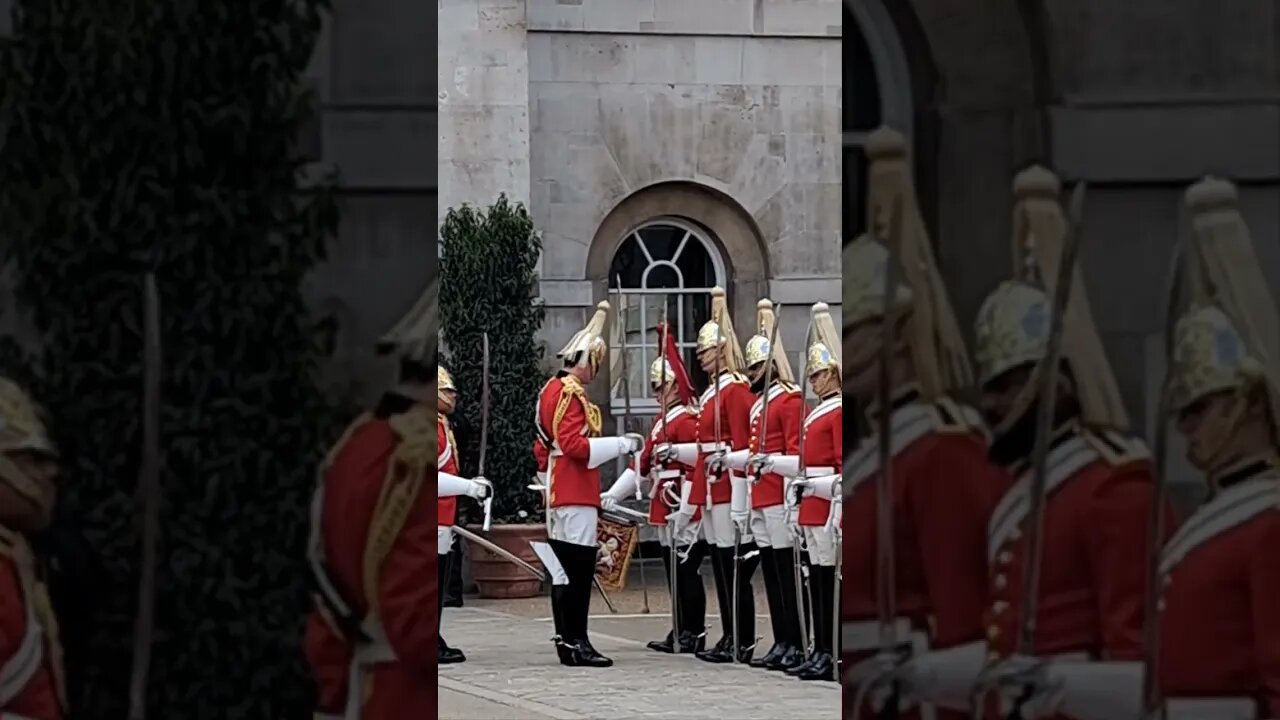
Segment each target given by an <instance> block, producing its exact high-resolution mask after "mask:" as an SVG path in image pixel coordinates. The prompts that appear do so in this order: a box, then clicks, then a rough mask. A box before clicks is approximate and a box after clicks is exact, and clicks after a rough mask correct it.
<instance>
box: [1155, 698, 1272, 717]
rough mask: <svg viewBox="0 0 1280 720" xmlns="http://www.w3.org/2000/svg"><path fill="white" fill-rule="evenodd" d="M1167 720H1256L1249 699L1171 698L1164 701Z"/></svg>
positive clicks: (1255, 714)
mask: <svg viewBox="0 0 1280 720" xmlns="http://www.w3.org/2000/svg"><path fill="white" fill-rule="evenodd" d="M1165 709H1166V711H1167V715H1166V717H1167V718H1168V720H1257V717H1258V706H1257V704H1256V703H1254V701H1253V700H1250V699H1249V698H1239V697H1232V698H1173V699H1170V700H1166V701H1165Z"/></svg>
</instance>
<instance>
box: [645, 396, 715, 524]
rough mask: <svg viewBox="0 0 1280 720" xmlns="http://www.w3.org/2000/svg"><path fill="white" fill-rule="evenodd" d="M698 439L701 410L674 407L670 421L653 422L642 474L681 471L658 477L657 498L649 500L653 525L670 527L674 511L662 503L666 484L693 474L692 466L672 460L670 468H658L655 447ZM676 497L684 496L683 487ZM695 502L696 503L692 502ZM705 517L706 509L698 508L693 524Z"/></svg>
mask: <svg viewBox="0 0 1280 720" xmlns="http://www.w3.org/2000/svg"><path fill="white" fill-rule="evenodd" d="M697 437H698V411H697V410H694V409H693V408H692V407H689V406H687V405H681V406H679V407H674V408H671V410H669V411H668V412H667V415H666V420H665V421H664V420H663V418H662V417H661V416H659V417H655V418H654V419H653V427H652V428H650V429H649V438H648V442H647V444H646V446H645V449H644V454H643V455H641V456H640V475H641V476H645V477H647V476H648V475H649V474H650V473H653V474H655V475H657V474H658V473H666V472H672V471H674V472H678V473H680V475H679V476H678V477H669V478H657V479H655V480H654V487H653V493H652V494H653V498H652V499H651V500H650V501H649V524H650V525H666V524H667V515H668V513H670V509H669V508H667V504H666V503H665V502H663V501H662V493H663V490H664V488H665V486H666V485H668V484H670V483H673V482H676V481H677V480H683V479H684V478H686V477H688V474H689V473H690V472H692V471H693V466H692V465H684V464H682V463H679V462H676V461H675V460H672V461H671V462H670V463H667V464H666V465H654V463H653V448H654V446H655V445H661V444H662V443H671V444H673V445H675V444H679V443H690V442H696V441H697ZM675 496H676V497H680V491H679V488H676V489H675ZM690 502H692V501H690ZM701 518H702V508H701V507H697V506H695V509H694V511H693V518H692V520H690V522H697V521H698V520H700V519H701Z"/></svg>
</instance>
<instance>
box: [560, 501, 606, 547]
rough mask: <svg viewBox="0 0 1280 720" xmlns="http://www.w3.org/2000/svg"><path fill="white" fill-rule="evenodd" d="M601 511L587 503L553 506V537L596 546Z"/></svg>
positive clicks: (561, 540) (586, 545)
mask: <svg viewBox="0 0 1280 720" xmlns="http://www.w3.org/2000/svg"><path fill="white" fill-rule="evenodd" d="M599 519H600V511H599V510H597V509H596V508H593V507H590V506H587V505H569V506H566V507H558V508H551V539H552V540H559V541H560V542H566V543H569V544H570V545H582V546H584V547H596V545H597V544H598V541H597V540H596V524H597V523H598V521H599Z"/></svg>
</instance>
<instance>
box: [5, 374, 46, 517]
mask: <svg viewBox="0 0 1280 720" xmlns="http://www.w3.org/2000/svg"><path fill="white" fill-rule="evenodd" d="M19 452H30V453H37V454H40V455H46V456H50V457H57V455H58V451H57V449H56V448H55V447H54V445H53V442H52V441H51V440H50V439H49V435H48V432H47V431H46V430H45V426H44V423H43V422H41V420H40V416H39V414H38V413H37V411H36V406H35V403H33V402H32V401H31V399H30V398H29V397H27V394H26V393H25V392H23V391H22V389H21V388H20V387H18V386H17V384H15V383H14V382H13V381H11V380H9V379H7V378H0V480H3V482H5V483H6V484H8V485H9V486H10V487H11V488H13V489H14V490H15V491H17V492H18V493H19V494H20V495H22V496H23V497H25V498H27V499H28V500H30V501H32V502H33V503H35V504H36V505H37V506H38V507H39V508H40V509H41V510H42V511H45V512H47V511H48V510H49V509H50V508H49V507H47V505H48V503H49V501H50V500H51V499H52V494H51V492H50V491H49V490H48V489H47V488H42V487H41V486H40V484H39V483H38V482H37V481H36V479H35V478H32V477H29V476H28V475H27V474H26V473H25V472H23V471H22V470H21V469H20V468H19V466H18V464H17V463H16V462H14V461H13V459H12V458H11V457H10V454H11V453H19ZM0 510H3V509H0Z"/></svg>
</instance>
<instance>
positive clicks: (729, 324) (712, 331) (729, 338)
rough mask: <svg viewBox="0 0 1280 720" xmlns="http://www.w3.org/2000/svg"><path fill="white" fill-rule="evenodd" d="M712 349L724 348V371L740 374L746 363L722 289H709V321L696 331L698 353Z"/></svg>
mask: <svg viewBox="0 0 1280 720" xmlns="http://www.w3.org/2000/svg"><path fill="white" fill-rule="evenodd" d="M713 347H723V348H724V362H725V367H724V369H725V370H727V371H729V372H740V371H741V370H742V369H743V368H744V367H745V366H746V362H745V360H744V359H743V357H742V347H741V346H740V345H739V344H738V336H737V334H736V333H734V331H733V318H731V317H730V315H729V301H728V300H727V299H726V298H725V294H724V288H721V287H716V288H712V289H711V319H710V320H708V321H707V322H705V323H703V325H702V327H701V328H699V329H698V348H697V351H698V352H702V351H704V350H709V349H711V348H713Z"/></svg>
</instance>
